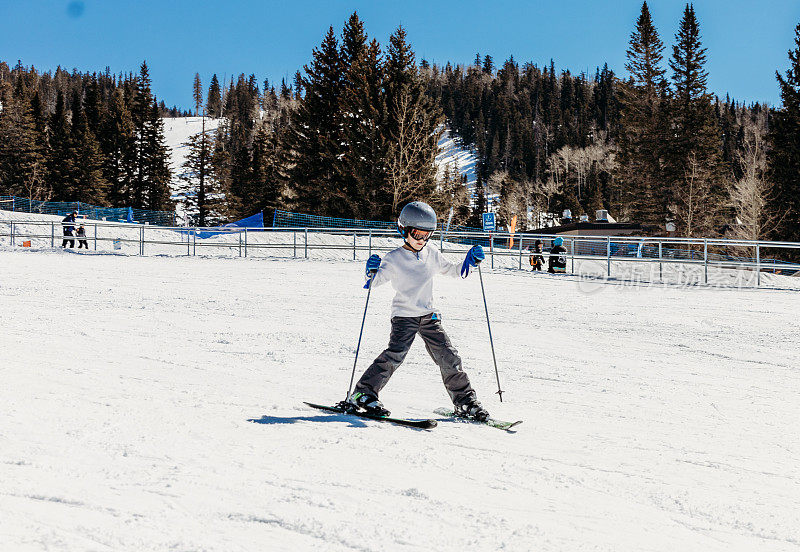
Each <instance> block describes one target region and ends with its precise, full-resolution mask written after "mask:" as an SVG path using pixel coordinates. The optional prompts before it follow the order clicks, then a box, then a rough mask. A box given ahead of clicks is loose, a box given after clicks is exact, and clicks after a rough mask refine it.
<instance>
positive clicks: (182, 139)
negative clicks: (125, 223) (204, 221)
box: [162, 117, 222, 220]
mask: <svg viewBox="0 0 800 552" xmlns="http://www.w3.org/2000/svg"><path fill="white" fill-rule="evenodd" d="M162 120H163V122H164V141H165V143H166V145H167V147H168V148H169V152H170V162H169V167H170V170H171V171H172V181H171V182H170V189H171V190H172V199H173V200H174V199H176V198H177V197H178V196H177V190H178V188H179V186H180V185H181V181H180V175H181V174H182V173H183V163H184V162H185V161H186V157H187V156H188V153H189V151H188V150H189V148H188V146H186V145H185V144H186V143H187V142H188V141H189V138H191V137H192V136H195V135H198V134H200V133H201V132H202V131H203V117H174V118H173V117H166V118H164V119H162ZM221 121H222V119H212V118H211V117H206V118H205V131H206V134H211V133H213V132H214V131H216V130H217V127H219V125H220V122H221ZM176 214H177V215H178V218H179V219H181V220H183V219H184V218H185V213H184V212H183V209H182V206H181V204H180V203H178V204H177V206H176Z"/></svg>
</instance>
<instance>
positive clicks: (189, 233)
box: [186, 226, 192, 257]
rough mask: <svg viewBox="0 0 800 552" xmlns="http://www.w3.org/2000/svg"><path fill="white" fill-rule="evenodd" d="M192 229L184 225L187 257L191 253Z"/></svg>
mask: <svg viewBox="0 0 800 552" xmlns="http://www.w3.org/2000/svg"><path fill="white" fill-rule="evenodd" d="M191 236H192V230H191V228H189V227H188V226H187V227H186V256H187V257H189V256H191V254H192V237H191Z"/></svg>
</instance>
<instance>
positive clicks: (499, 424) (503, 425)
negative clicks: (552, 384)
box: [434, 408, 522, 431]
mask: <svg viewBox="0 0 800 552" xmlns="http://www.w3.org/2000/svg"><path fill="white" fill-rule="evenodd" d="M434 413H436V414H440V415H442V416H448V417H450V418H453V419H454V420H456V421H459V422H466V423H472V424H481V425H488V426H490V427H496V428H497V429H502V430H504V431H511V429H512V428H514V427H516V426H518V425H519V424H521V423H522V420H517V421H516V422H504V421H502V420H495V419H494V418H489V419H488V420H486V421H485V422H481V421H478V420H474V419H472V418H464V417H463V416H456V413H455V412H454V411H453V409H452V408H437V409H436V410H434Z"/></svg>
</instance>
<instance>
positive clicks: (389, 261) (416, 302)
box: [348, 201, 489, 421]
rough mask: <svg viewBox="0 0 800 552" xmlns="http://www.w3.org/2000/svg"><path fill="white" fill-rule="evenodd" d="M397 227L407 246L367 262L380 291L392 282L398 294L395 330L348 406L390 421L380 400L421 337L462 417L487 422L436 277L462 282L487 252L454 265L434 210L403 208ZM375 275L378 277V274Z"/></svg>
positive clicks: (475, 251)
mask: <svg viewBox="0 0 800 552" xmlns="http://www.w3.org/2000/svg"><path fill="white" fill-rule="evenodd" d="M397 227H398V230H399V231H400V233H401V234H402V235H403V239H404V242H405V243H404V245H403V246H402V247H398V248H397V249H395V250H393V251H390V252H389V253H387V254H386V256H385V257H384V259H383V261H381V258H380V257H379V256H378V255H372V256H371V257H370V258H369V260H368V261H367V283H366V284H365V286H364V288H365V289H366V288H369V287H370V285H373V286H380V285H382V284H385V283H386V282H391V283H392V287H393V288H394V289H395V291H396V292H397V293H396V294H395V296H394V300H393V301H392V331H391V334H390V336H389V347H388V348H387V349H386V350H385V351H383V352H382V353H381V354H380V355H378V358H376V359H375V360H374V361H373V363H372V365H370V367H369V368H367V370H366V371H365V372H364V374H363V375H362V376H361V379H359V380H358V383H357V384H356V386H355V390H354V391H353V393H352V395H350V397H349V398H348V402H350V403H351V404H353V405H355V406H357V407H359V408H362V409H364V410H365V411H367V412H370V413H373V414H378V415H382V416H387V415H388V414H389V411H388V410H387V409H386V408H385V407H384V406H383V404H382V403H381V401H380V400H378V393H380V391H381V389H383V387H384V386H385V385H386V384H387V383H388V381H389V378H391V377H392V374H393V373H394V372H395V370H397V368H398V367H399V366H400V364H402V362H403V360H404V359H405V357H406V354H407V353H408V351H409V349H410V348H411V344H412V343H413V342H414V338H415V337H416V335H417V334H420V335H421V336H422V339H423V340H424V341H425V348H426V349H427V350H428V354H430V355H431V358H432V359H433V361H434V362H435V363H436V364H437V365H438V366H439V369H440V370H441V373H442V380H443V382H444V386H445V388H446V389H447V392H448V394H449V395H450V399H451V400H452V401H453V404H454V405H455V413H456V415H458V416H463V417H467V418H473V419H476V420H480V421H485V420H487V419H488V418H489V413H488V412H487V411H486V410H485V409H484V408H483V406H481V403H480V402H478V400H477V398H476V396H475V391H474V390H473V389H472V386H471V385H470V382H469V378H468V377H467V374H466V373H465V372H464V371H463V370H462V367H461V358H460V357H459V356H458V351H456V349H455V347H453V345H452V343H451V342H450V339H449V338H448V337H447V334H446V333H445V331H444V329H443V328H442V319H441V315H440V314H439V313H438V312H437V311H436V309H435V307H434V306H433V277H434V276H435V275H437V274H446V275H448V276H452V277H458V276H459V274H460V276H461V277H462V278H466V277H467V276H468V275H469V272H470V267H474V266H478V263H480V262H481V261H482V260H483V259H484V253H483V248H482V247H481V246H480V245H476V246H474V247H473V248H472V249H470V250H469V251H468V252H467V256H466V258H465V259H464V262H463V263H462V264H461V267H460V269H459V266H458V265H457V264H453V263H451V262H450V261H448V260H447V259H446V258H445V257H444V256H443V255H442V254H441V253H440V252H439V250H438V249H436V247H435V246H433V245H429V246H428V247H425V245H426V244H427V243H428V239H429V238H430V237H431V234H432V233H433V231H434V230H435V229H436V213H435V212H434V210H433V209H432V208H431V207H430V205H428V204H426V203H423V202H421V201H413V202H411V203H409V204H408V205H406V206H405V207H403V210H402V211H401V213H400V218H399V219H398V220H397ZM373 273H374V275H373Z"/></svg>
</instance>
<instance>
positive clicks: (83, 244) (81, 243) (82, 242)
mask: <svg viewBox="0 0 800 552" xmlns="http://www.w3.org/2000/svg"><path fill="white" fill-rule="evenodd" d="M85 237H86V228H84V227H83V224H81V225H80V226H78V238H85ZM84 247H85V248H86V249H89V243H88V242H87V241H86V240H85V239H83V240H81V239H79V240H78V249H82V248H84Z"/></svg>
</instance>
